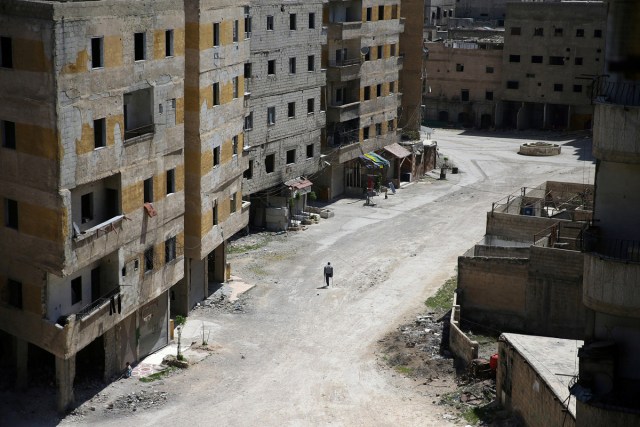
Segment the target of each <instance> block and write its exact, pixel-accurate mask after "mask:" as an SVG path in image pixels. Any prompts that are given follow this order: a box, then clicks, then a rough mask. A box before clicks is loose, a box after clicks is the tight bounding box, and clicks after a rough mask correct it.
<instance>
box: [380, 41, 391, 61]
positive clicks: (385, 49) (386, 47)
mask: <svg viewBox="0 0 640 427" xmlns="http://www.w3.org/2000/svg"><path fill="white" fill-rule="evenodd" d="M382 53H383V55H384V57H385V58H389V57H391V45H390V44H385V45H384V47H383V48H382Z"/></svg>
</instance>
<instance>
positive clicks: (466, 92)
mask: <svg viewBox="0 0 640 427" xmlns="http://www.w3.org/2000/svg"><path fill="white" fill-rule="evenodd" d="M460 99H461V100H462V101H468V100H469V89H461V90H460Z"/></svg>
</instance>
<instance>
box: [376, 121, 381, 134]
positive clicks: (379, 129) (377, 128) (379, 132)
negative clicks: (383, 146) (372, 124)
mask: <svg viewBox="0 0 640 427" xmlns="http://www.w3.org/2000/svg"><path fill="white" fill-rule="evenodd" d="M380 135H382V123H376V136H380Z"/></svg>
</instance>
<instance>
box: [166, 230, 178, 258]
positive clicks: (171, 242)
mask: <svg viewBox="0 0 640 427" xmlns="http://www.w3.org/2000/svg"><path fill="white" fill-rule="evenodd" d="M176 240H177V239H176V236H173V237H170V238H168V239H167V240H165V241H164V262H165V264H168V263H170V262H171V261H173V260H174V259H176Z"/></svg>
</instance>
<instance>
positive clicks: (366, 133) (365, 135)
mask: <svg viewBox="0 0 640 427" xmlns="http://www.w3.org/2000/svg"><path fill="white" fill-rule="evenodd" d="M362 139H363V140H366V139H369V126H366V127H364V128H362Z"/></svg>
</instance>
